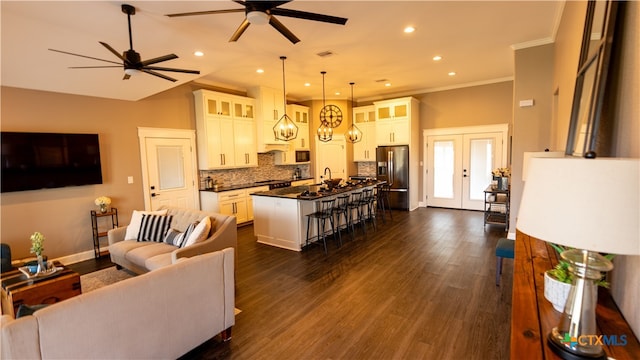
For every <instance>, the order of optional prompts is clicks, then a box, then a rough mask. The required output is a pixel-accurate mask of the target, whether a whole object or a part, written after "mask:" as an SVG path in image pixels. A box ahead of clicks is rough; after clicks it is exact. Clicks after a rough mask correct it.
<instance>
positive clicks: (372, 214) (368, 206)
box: [360, 189, 378, 230]
mask: <svg viewBox="0 0 640 360" xmlns="http://www.w3.org/2000/svg"><path fill="white" fill-rule="evenodd" d="M360 203H361V204H362V207H363V208H364V209H363V210H362V218H363V221H365V222H366V221H367V220H370V221H371V223H372V224H373V229H374V230H378V229H377V228H376V209H375V207H374V206H375V197H374V195H373V189H365V190H363V191H362V199H361V200H360ZM365 210H366V212H367V213H366V217H365Z"/></svg>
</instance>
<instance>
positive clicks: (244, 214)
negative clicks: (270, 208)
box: [200, 186, 269, 224]
mask: <svg viewBox="0 0 640 360" xmlns="http://www.w3.org/2000/svg"><path fill="white" fill-rule="evenodd" d="M267 190H269V187H268V186H258V187H253V188H248V189H240V190H229V191H220V192H212V191H201V192H200V207H201V208H202V210H203V211H211V212H217V213H220V214H224V215H232V216H235V217H236V223H238V224H242V223H245V222H248V221H251V220H253V200H252V198H251V194H253V193H255V192H260V191H267Z"/></svg>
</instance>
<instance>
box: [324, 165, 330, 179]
mask: <svg viewBox="0 0 640 360" xmlns="http://www.w3.org/2000/svg"><path fill="white" fill-rule="evenodd" d="M327 170H329V180H331V169H329V167H328V166H327V167H326V168H324V176H327Z"/></svg>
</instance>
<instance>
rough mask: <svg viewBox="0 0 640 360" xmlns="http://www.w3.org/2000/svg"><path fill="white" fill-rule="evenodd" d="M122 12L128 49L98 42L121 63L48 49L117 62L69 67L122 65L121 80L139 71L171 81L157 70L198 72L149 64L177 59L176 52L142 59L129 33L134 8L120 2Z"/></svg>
mask: <svg viewBox="0 0 640 360" xmlns="http://www.w3.org/2000/svg"><path fill="white" fill-rule="evenodd" d="M121 9H122V12H123V13H125V14H127V23H128V25H129V50H126V51H124V52H122V54H120V53H119V52H118V51H116V50H115V49H114V48H113V47H111V45H109V44H107V43H106V42H103V41H99V43H100V44H101V45H102V46H104V47H105V48H106V49H107V50H109V52H111V53H112V54H113V55H115V56H116V57H117V58H118V59H120V60H121V61H122V63H118V62H115V61H111V60H105V59H100V58H96V57H91V56H85V55H80V54H74V53H71V52H66V51H61V50H55V49H49V50H50V51H55V52H59V53H62V54H67V55H73V56H79V57H83V58H87V59H92V60H98V61H103V62H108V63H111V64H117V65H118V66H116V65H109V66H73V67H70V68H71V69H96V68H115V67H122V68H123V70H124V77H123V78H122V80H128V79H129V78H130V77H131V76H132V75H135V74H138V73H140V72H144V73H147V74H150V75H153V76H156V77H159V78H162V79H165V80H169V81H172V82H175V81H177V79H174V78H172V77H169V76H167V75H164V74H161V73H159V72H158V71H172V72H180V73H186V74H200V71H198V70H186V69H175V68H166V67H159V66H151V65H153V64H157V63H160V62H163V61H168V60H173V59H177V58H178V55H176V54H168V55H164V56H160V57H157V58H153V59H148V60H144V61H142V57H141V56H140V53H138V52H137V51H135V50H134V49H133V36H132V33H131V15H135V13H136V8H135V7H133V6H131V5H128V4H122V6H121Z"/></svg>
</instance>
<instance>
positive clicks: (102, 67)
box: [69, 64, 122, 69]
mask: <svg viewBox="0 0 640 360" xmlns="http://www.w3.org/2000/svg"><path fill="white" fill-rule="evenodd" d="M104 68H122V64H120V65H118V66H106V65H105V66H69V69H104Z"/></svg>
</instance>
